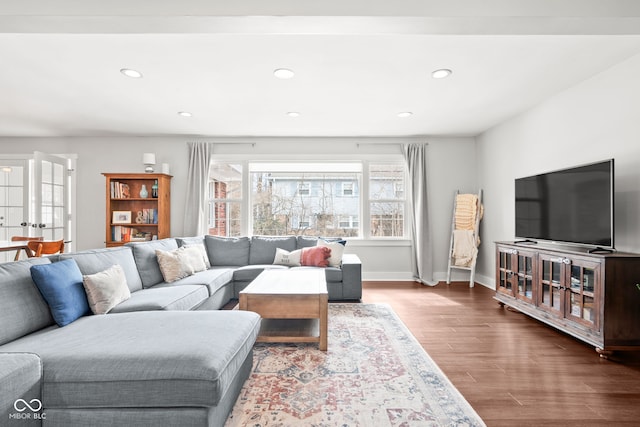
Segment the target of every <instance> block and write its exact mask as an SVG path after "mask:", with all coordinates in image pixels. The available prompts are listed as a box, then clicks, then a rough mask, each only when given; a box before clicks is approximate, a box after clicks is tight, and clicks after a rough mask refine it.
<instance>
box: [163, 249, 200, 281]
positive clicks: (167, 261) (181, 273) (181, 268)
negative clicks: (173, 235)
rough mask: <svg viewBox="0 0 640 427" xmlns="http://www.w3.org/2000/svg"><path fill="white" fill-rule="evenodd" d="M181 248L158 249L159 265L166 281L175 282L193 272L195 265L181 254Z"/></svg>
mask: <svg viewBox="0 0 640 427" xmlns="http://www.w3.org/2000/svg"><path fill="white" fill-rule="evenodd" d="M180 249H181V248H178V249H176V250H173V251H162V250H160V249H156V257H157V258H158V265H159V266H160V271H161V272H162V277H164V281H165V282H175V281H176V280H178V279H182V278H183V277H187V276H190V275H192V274H193V267H192V266H191V265H189V264H188V263H186V262H185V259H184V257H181V256H180V255H181V252H182V251H180Z"/></svg>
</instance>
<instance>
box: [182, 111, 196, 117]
mask: <svg viewBox="0 0 640 427" xmlns="http://www.w3.org/2000/svg"><path fill="white" fill-rule="evenodd" d="M178 115H179V116H182V117H193V114H191V113H190V112H188V111H178Z"/></svg>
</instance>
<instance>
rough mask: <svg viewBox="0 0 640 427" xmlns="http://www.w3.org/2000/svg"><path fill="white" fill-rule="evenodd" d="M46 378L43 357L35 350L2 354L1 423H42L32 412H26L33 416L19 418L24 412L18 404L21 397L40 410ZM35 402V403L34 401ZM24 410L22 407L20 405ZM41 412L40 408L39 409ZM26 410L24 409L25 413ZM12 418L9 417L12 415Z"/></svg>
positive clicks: (16, 425) (26, 426)
mask: <svg viewBox="0 0 640 427" xmlns="http://www.w3.org/2000/svg"><path fill="white" fill-rule="evenodd" d="M41 379H42V363H41V361H40V358H39V357H38V356H37V355H35V354H31V353H0V420H2V421H0V425H3V426H13V427H22V426H24V427H31V426H40V425H41V424H40V421H39V420H37V421H36V420H34V416H33V414H32V413H29V412H31V411H28V412H26V414H28V415H29V418H15V417H16V415H15V414H16V413H17V414H20V412H19V411H18V410H16V407H15V406H14V405H15V404H16V403H17V401H18V399H22V400H23V401H24V402H28V403H30V404H31V406H32V407H35V408H36V409H37V405H38V402H37V401H33V400H34V399H38V400H40V401H42V397H41V395H40V380H41ZM32 401H33V402H32ZM18 409H20V410H21V411H23V409H22V408H20V407H19V408H18ZM36 412H39V411H36ZM23 413H24V412H23ZM10 416H11V417H12V418H13V419H12V418H9V417H10Z"/></svg>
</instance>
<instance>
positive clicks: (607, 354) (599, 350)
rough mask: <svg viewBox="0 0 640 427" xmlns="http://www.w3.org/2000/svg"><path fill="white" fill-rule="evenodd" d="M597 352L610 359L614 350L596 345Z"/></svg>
mask: <svg viewBox="0 0 640 427" xmlns="http://www.w3.org/2000/svg"><path fill="white" fill-rule="evenodd" d="M596 353H598V354H599V355H600V357H602V358H603V359H609V357H610V356H612V355H613V350H605V349H603V348H599V347H596Z"/></svg>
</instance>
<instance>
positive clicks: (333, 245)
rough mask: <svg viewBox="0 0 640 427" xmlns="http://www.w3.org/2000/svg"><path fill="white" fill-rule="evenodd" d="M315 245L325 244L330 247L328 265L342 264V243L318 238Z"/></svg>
mask: <svg viewBox="0 0 640 427" xmlns="http://www.w3.org/2000/svg"><path fill="white" fill-rule="evenodd" d="M316 246H326V247H327V248H329V249H331V256H330V257H329V265H330V266H331V267H340V266H341V265H342V254H343V253H344V245H343V244H342V243H338V242H327V241H326V240H322V239H318V243H317V244H316Z"/></svg>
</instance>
